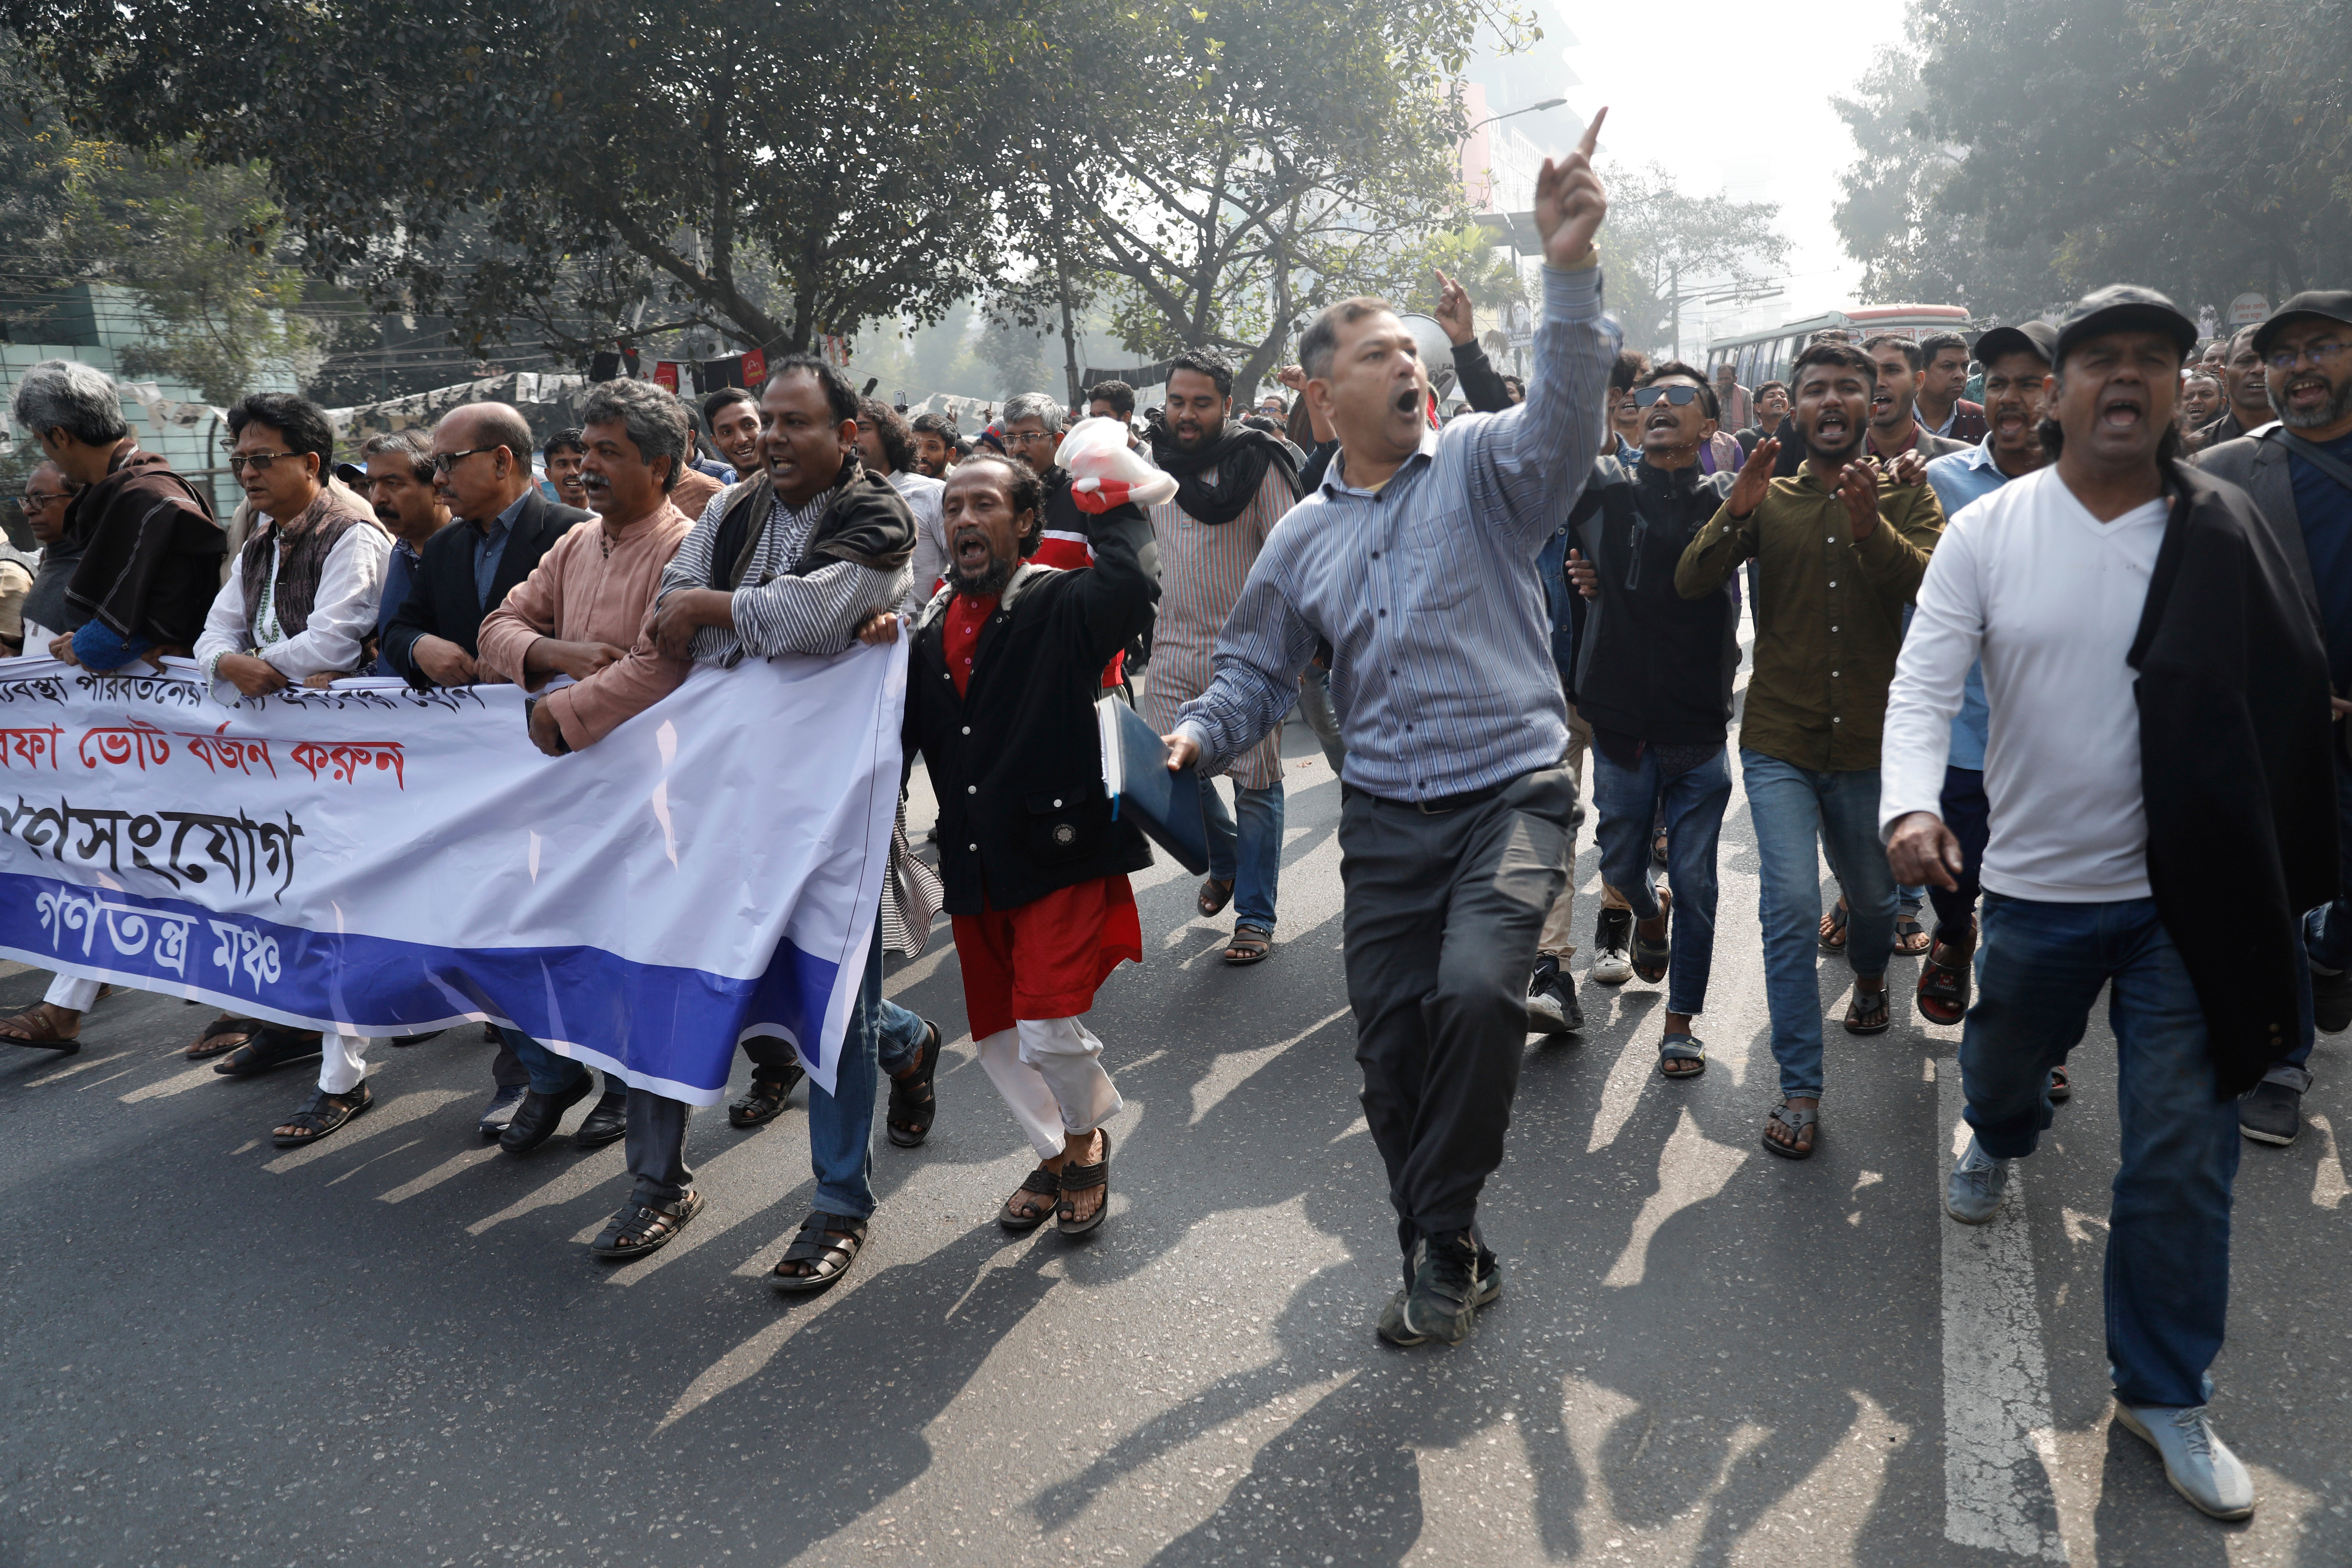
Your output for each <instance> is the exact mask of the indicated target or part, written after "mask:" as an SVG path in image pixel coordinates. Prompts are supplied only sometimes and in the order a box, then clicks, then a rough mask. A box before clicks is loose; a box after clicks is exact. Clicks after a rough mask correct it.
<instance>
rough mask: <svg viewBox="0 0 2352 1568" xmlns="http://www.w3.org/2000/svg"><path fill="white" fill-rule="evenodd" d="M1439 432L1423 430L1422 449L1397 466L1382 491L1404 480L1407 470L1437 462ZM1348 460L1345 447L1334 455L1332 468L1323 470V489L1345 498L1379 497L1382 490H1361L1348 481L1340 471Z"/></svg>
mask: <svg viewBox="0 0 2352 1568" xmlns="http://www.w3.org/2000/svg"><path fill="white" fill-rule="evenodd" d="M1437 434H1438V433H1437V431H1436V430H1435V429H1434V428H1433V427H1432V428H1426V429H1423V431H1422V433H1421V445H1420V447H1418V448H1416V449H1415V450H1414V452H1413V454H1412V457H1410V458H1406V459H1405V460H1404V461H1403V462H1402V463H1400V464H1398V465H1397V470H1396V472H1395V473H1392V474H1391V475H1390V476H1389V477H1388V481H1387V483H1385V484H1383V485H1381V489H1382V490H1384V489H1388V488H1389V485H1392V484H1394V483H1396V482H1397V480H1398V479H1402V478H1403V477H1404V472H1405V470H1406V469H1407V468H1412V466H1413V465H1414V464H1415V463H1428V462H1433V461H1435V460H1436V458H1437ZM1347 460H1348V449H1347V448H1346V447H1340V448H1339V451H1337V452H1335V453H1333V454H1332V456H1331V464H1330V467H1328V468H1325V469H1324V470H1323V489H1325V490H1326V491H1328V492H1329V493H1332V494H1336V495H1343V496H1373V495H1378V494H1379V493H1380V490H1360V489H1357V488H1356V487H1355V486H1353V485H1351V484H1349V482H1348V481H1347V479H1345V478H1344V477H1343V476H1342V475H1341V474H1340V471H1339V469H1340V466H1341V465H1342V464H1344V463H1346V462H1347Z"/></svg>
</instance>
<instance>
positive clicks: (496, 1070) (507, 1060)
mask: <svg viewBox="0 0 2352 1568" xmlns="http://www.w3.org/2000/svg"><path fill="white" fill-rule="evenodd" d="M466 1027H467V1028H471V1027H473V1026H472V1025H470V1024H468V1025H467V1026H466ZM493 1027H496V1026H493ZM490 1081H491V1082H492V1083H494V1084H496V1085H498V1086H499V1088H500V1089H523V1088H526V1087H528V1086H529V1085H530V1071H529V1069H527V1068H525V1067H524V1066H523V1065H522V1058H520V1057H519V1056H517V1055H515V1048H514V1047H513V1046H512V1045H510V1044H509V1043H508V1041H507V1037H506V1032H505V1031H504V1030H499V1054H498V1055H497V1056H495V1057H493V1058H490Z"/></svg>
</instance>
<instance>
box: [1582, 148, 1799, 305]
mask: <svg viewBox="0 0 2352 1568" xmlns="http://www.w3.org/2000/svg"><path fill="white" fill-rule="evenodd" d="M1603 179H1604V180H1605V182H1606V184H1607V185H1608V190H1609V221H1608V223H1607V224H1605V225H1603V226H1602V227H1601V237H1600V238H1599V240H1597V241H1596V242H1595V244H1596V246H1597V247H1598V248H1599V250H1600V252H1601V261H1602V263H1603V265H1605V266H1606V267H1607V268H1608V269H1609V292H1610V296H1611V309H1612V310H1614V311H1615V312H1616V315H1617V319H1618V320H1619V321H1622V322H1623V323H1624V324H1625V344H1626V346H1627V347H1628V348H1644V347H1652V348H1664V347H1666V346H1669V345H1671V344H1672V342H1673V341H1674V330H1673V323H1674V322H1675V321H1676V320H1677V314H1676V309H1675V298H1676V296H1677V294H1678V293H1680V292H1681V291H1682V290H1683V289H1684V288H1685V286H1687V285H1693V284H1701V283H1709V282H1715V281H1724V282H1727V283H1737V282H1745V281H1748V280H1751V279H1754V278H1755V277H1757V276H1759V275H1760V273H1761V272H1762V271H1763V270H1764V269H1766V268H1771V267H1776V266H1779V265H1780V263H1781V262H1782V261H1784V260H1785V259H1786V258H1787V257H1788V254H1789V242H1788V241H1787V240H1786V239H1784V238H1782V237H1780V230H1779V229H1777V228H1775V227H1774V226H1773V220H1774V219H1775V218H1776V217H1778V216H1780V208H1779V207H1777V206H1774V205H1772V204H1770V203H1769V202H1735V201H1732V200H1731V199H1729V198H1728V197H1727V196H1720V195H1717V196H1692V195H1684V194H1683V193H1682V192H1681V191H1679V190H1676V189H1675V184H1674V181H1673V180H1672V179H1670V178H1669V177H1668V176H1667V174H1666V172H1665V171H1664V169H1662V168H1660V167H1659V166H1658V165H1657V164H1655V163H1651V164H1649V165H1647V166H1645V167H1643V168H1638V169H1636V168H1628V167H1626V166H1624V165H1622V164H1620V165H1616V166H1614V167H1612V168H1611V169H1610V170H1608V171H1607V173H1606V174H1604V175H1603Z"/></svg>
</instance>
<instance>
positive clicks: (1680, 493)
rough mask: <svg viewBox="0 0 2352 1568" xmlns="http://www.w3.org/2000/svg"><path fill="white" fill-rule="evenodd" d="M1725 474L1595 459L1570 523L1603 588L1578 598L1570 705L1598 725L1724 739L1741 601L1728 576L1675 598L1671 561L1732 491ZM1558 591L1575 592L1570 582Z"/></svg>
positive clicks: (1647, 736) (1651, 735)
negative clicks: (1691, 596) (1694, 595)
mask: <svg viewBox="0 0 2352 1568" xmlns="http://www.w3.org/2000/svg"><path fill="white" fill-rule="evenodd" d="M1732 482H1733V480H1732V476H1731V475H1729V474H1702V473H1700V472H1699V471H1698V466H1697V465H1696V464H1693V465H1692V466H1690V467H1689V468H1654V467H1652V466H1651V465H1650V464H1648V463H1633V464H1626V463H1621V462H1619V461H1618V460H1617V459H1616V458H1600V459H1599V460H1598V461H1597V462H1595V463H1594V464H1593V473H1592V479H1591V482H1590V483H1589V484H1587V485H1586V486H1585V487H1584V493H1583V495H1581V496H1580V497H1579V498H1578V500H1577V503H1576V510H1575V511H1574V513H1573V514H1572V515H1571V516H1570V520H1569V525H1570V537H1571V538H1572V539H1573V541H1574V542H1575V545H1576V548H1577V551H1578V552H1579V553H1580V554H1581V555H1582V556H1583V557H1584V558H1585V559H1586V560H1588V561H1590V562H1591V563H1592V564H1593V570H1594V573H1595V574H1596V575H1597V576H1598V578H1599V580H1600V589H1601V595H1600V597H1599V598H1596V599H1585V600H1583V601H1582V605H1583V615H1582V616H1581V617H1580V620H1581V623H1582V624H1581V626H1580V628H1579V630H1578V633H1577V644H1576V679H1575V682H1574V686H1573V689H1574V690H1575V692H1576V707H1577V711H1578V712H1579V713H1580V715H1582V717H1583V719H1584V721H1585V722H1586V723H1588V724H1591V726H1592V727H1593V728H1595V729H1596V730H1612V731H1616V732H1617V733H1619V734H1622V735H1630V736H1632V737H1633V739H1635V740H1637V741H1647V742H1651V743H1653V744H1654V745H1666V746H1699V745H1707V744H1710V743H1713V742H1720V741H1721V740H1722V739H1723V733H1724V727H1725V726H1726V725H1727V724H1728V723H1730V722H1731V685H1732V677H1733V674H1734V673H1735V672H1736V671H1737V670H1738V668H1739V601H1738V598H1737V597H1736V596H1735V595H1734V592H1733V587H1732V584H1733V579H1731V578H1729V577H1727V578H1725V579H1724V581H1723V584H1722V585H1721V586H1720V587H1718V588H1717V589H1716V590H1715V591H1714V592H1712V593H1709V594H1703V595H1700V596H1699V597H1697V598H1696V599H1685V598H1684V597H1683V596H1682V595H1680V594H1679V593H1677V592H1675V566H1676V564H1677V563H1680V562H1681V560H1682V558H1683V552H1684V551H1685V549H1686V548H1688V547H1689V544H1690V542H1691V541H1692V540H1693V539H1695V538H1696V537H1697V535H1698V531H1699V530H1700V529H1702V528H1705V527H1706V525H1707V521H1708V520H1709V519H1711V518H1713V517H1714V516H1715V514H1716V512H1717V510H1721V508H1722V506H1723V504H1724V502H1725V501H1727V500H1729V499H1730V496H1731V486H1732ZM1566 591H1567V592H1568V593H1570V594H1575V592H1576V587H1575V584H1573V583H1570V584H1568V585H1567V588H1566ZM1579 597H1581V596H1580V595H1579Z"/></svg>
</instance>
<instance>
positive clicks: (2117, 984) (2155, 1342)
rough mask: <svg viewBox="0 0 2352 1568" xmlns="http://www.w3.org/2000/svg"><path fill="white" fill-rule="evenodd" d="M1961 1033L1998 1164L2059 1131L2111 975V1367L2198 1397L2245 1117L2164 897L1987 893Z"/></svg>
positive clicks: (2145, 1399)
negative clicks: (2060, 898)
mask: <svg viewBox="0 0 2352 1568" xmlns="http://www.w3.org/2000/svg"><path fill="white" fill-rule="evenodd" d="M1979 923H1980V924H1981V925H1982V927H1983V930H1984V946H1983V949H1982V954H1981V957H1980V959H1979V963H1980V965H1981V968H1980V972H1979V985H1978V990H1977V1005H1975V1006H1974V1007H1972V1008H1970V1009H1969V1016H1968V1023H1967V1024H1966V1026H1964V1032H1963V1033H1962V1035H1961V1036H1960V1085H1961V1088H1962V1089H1963V1090H1964V1091H1965V1093H1966V1094H1967V1097H1968V1110H1967V1112H1966V1115H1967V1119H1968V1122H1969V1126H1971V1127H1973V1128H1975V1129H1976V1133H1977V1141H1978V1142H1979V1143H1981V1144H1982V1145H1983V1146H1984V1151H1985V1152H1986V1153H1988V1154H1990V1155H1991V1156H1992V1157H1993V1158H1995V1159H1997V1160H2014V1159H2019V1158H2021V1157H2022V1156H2024V1155H2027V1154H2031V1153H2032V1152H2033V1146H2034V1143H2035V1142H2036V1141H2037V1140H2038V1139H2039V1137H2040V1135H2041V1133H2042V1130H2043V1129H2044V1128H2046V1127H2048V1126H2049V1125H2050V1118H2051V1110H2050V1099H2049V1079H2050V1069H2051V1068H2053V1067H2056V1066H2058V1065H2059V1064H2060V1063H2062V1062H2063V1061H2064V1060H2065V1059H2066V1054H2067V1052H2069V1051H2070V1050H2072V1049H2073V1048H2074V1044H2075V1042H2076V1041H2078V1040H2080V1039H2081V1038H2082V1037H2083V1029H2084V1025H2085V1024H2086V1023H2087V1022H2088V1021H2089V1019H2090V1013H2091V1008H2092V1006H2093V1005H2094V1004H2095V1003H2096V1002H2097V1001H2098V999H2099V988H2100V987H2101V986H2103V985H2106V984H2110V983H2112V984H2113V986H2114V990H2113V992H2112V993H2111V996H2110V1000H2109V1002H2108V1005H2107V1021H2108V1023H2109V1024H2110V1025H2111V1026H2113V1028H2114V1029H2115V1033H2116V1109H2117V1111H2118V1112H2119V1117H2120V1120H2121V1121H2122V1124H2123V1163H2122V1164H2121V1166H2120V1167H2119V1168H2118V1169H2117V1170H2116V1180H2115V1187H2114V1194H2115V1195H2114V1197H2113V1199H2112V1200H2111V1202H2110V1204H2109V1206H2108V1220H2107V1277H2106V1290H2107V1361H2108V1363H2109V1365H2110V1369H2111V1374H2112V1376H2113V1377H2114V1379H2115V1384H2116V1397H2117V1398H2119V1399H2121V1400H2123V1401H2124V1402H2125V1403H2126V1404H2127V1405H2202V1404H2204V1403H2205V1401H2206V1399H2207V1397H2208V1394H2209V1390H2210V1384H2208V1383H2207V1381H2206V1377H2205V1370H2206V1368H2208V1367H2209V1366H2210V1365H2212V1363H2213V1358H2214V1356H2215V1355H2217V1354H2219V1353H2220V1352H2221V1335H2222V1330H2223V1328H2224V1326H2225V1325H2226V1323H2227V1321H2228V1318H2229V1311H2230V1186H2231V1181H2232V1179H2233V1178H2234V1177H2235V1176H2236V1175H2237V1173H2238V1145H2239V1139H2238V1110H2237V1107H2236V1105H2235V1104H2233V1103H2232V1102H2231V1101H2230V1100H2217V1099H2216V1098H2215V1097H2214V1076H2213V1062H2212V1058H2211V1057H2210V1055H2209V1054H2208V1052H2207V1049H2206V1037H2205V1014H2204V1011H2203V1009H2202V1008H2200V1006H2199V1005H2198V1002H2197V992H2196V989H2195V987H2193V986H2192V985H2191V984H2189V971H2188V968H2187V967H2186V966H2185V965H2184V964H2183V963H2181V962H2180V954H2179V951H2178V950H2177V949H2175V948H2174V947H2173V945H2172V939H2171V938H2170V937H2169V936H2168V935H2166V934H2165V930H2164V926H2163V923H2162V922H2161V921H2158V919H2157V914H2156V900H2153V899H2128V900H2121V901H2118V902H2116V903H2104V904H2049V903H2041V902H2038V901H2035V900H2027V899H2011V898H2007V897H2004V896H2002V895H2001V894H1999V893H1995V892H1992V891H1990V889H1988V890H1987V891H1986V893H1985V895H1984V913H1983V915H1982V917H1981V919H1980V922H1979Z"/></svg>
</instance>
